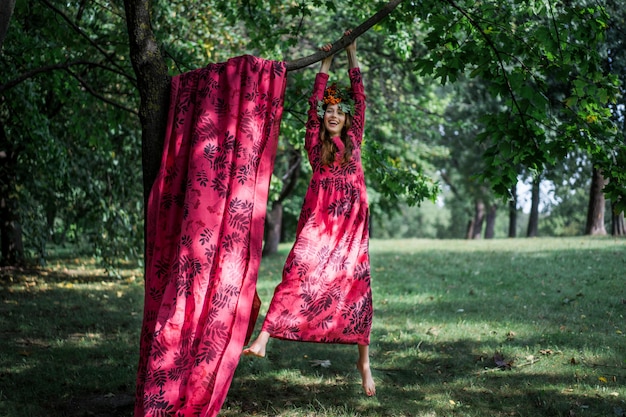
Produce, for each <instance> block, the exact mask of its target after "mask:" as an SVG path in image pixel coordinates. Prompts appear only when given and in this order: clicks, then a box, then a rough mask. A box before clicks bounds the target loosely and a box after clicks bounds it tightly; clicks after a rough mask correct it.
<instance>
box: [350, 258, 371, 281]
mask: <svg viewBox="0 0 626 417" xmlns="http://www.w3.org/2000/svg"><path fill="white" fill-rule="evenodd" d="M354 277H355V278H356V279H358V280H359V281H367V282H369V280H370V266H369V263H365V262H363V263H360V264H358V265H357V266H356V269H355V271H354Z"/></svg>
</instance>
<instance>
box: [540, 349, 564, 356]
mask: <svg viewBox="0 0 626 417" xmlns="http://www.w3.org/2000/svg"><path fill="white" fill-rule="evenodd" d="M539 353H541V354H542V355H558V354H560V353H563V352H561V351H560V350H557V351H554V350H552V349H540V350H539Z"/></svg>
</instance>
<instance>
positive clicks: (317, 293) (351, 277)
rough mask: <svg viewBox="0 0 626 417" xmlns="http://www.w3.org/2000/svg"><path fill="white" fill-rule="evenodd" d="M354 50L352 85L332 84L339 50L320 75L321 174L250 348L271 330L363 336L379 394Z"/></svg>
mask: <svg viewBox="0 0 626 417" xmlns="http://www.w3.org/2000/svg"><path fill="white" fill-rule="evenodd" d="M348 33H349V32H346V34H348ZM330 47H331V45H330V44H328V45H325V46H324V47H323V48H322V49H323V50H326V51H328V50H329V49H330ZM346 52H347V55H348V75H349V77H350V84H351V91H350V92H349V93H348V92H346V91H343V90H341V89H339V88H337V87H336V86H335V85H334V84H333V85H331V86H330V87H328V88H326V87H327V86H326V84H327V81H328V71H329V69H330V64H331V62H332V56H330V57H327V58H325V59H324V60H323V61H322V65H321V69H320V72H319V73H318V74H317V76H316V78H315V83H314V85H313V94H312V96H311V98H310V99H309V104H310V108H309V112H308V121H307V125H306V138H305V148H306V151H307V153H308V156H309V162H310V163H311V167H312V169H313V176H312V178H311V182H310V184H309V188H308V190H307V193H306V196H305V198H304V204H303V207H302V212H301V214H300V219H299V221H298V227H297V232H296V241H295V243H294V246H293V248H292V250H291V252H290V253H289V255H288V257H287V260H286V263H285V267H284V270H283V278H282V281H281V283H280V284H279V285H278V286H277V287H276V290H275V292H274V296H273V298H272V302H271V304H270V306H269V310H268V312H267V315H266V318H265V321H264V323H263V327H262V330H261V333H260V334H259V336H258V337H257V339H256V340H254V341H253V342H252V344H251V345H250V347H248V348H247V349H244V351H243V353H244V354H246V355H254V356H259V357H264V356H265V349H266V345H267V342H268V340H269V338H270V337H274V338H279V339H285V340H297V341H306V342H319V343H345V344H356V345H357V346H358V353H359V358H358V360H357V368H358V370H359V372H360V374H361V378H362V385H363V390H364V391H365V394H366V395H368V396H372V395H375V393H376V387H375V383H374V379H373V378H372V373H371V370H370V361H369V337H370V328H371V325H372V315H373V310H372V292H371V286H370V260H369V252H368V245H369V234H368V222H369V212H368V203H367V194H366V190H365V179H364V176H363V169H362V166H361V142H362V139H363V126H364V123H365V92H364V89H363V83H362V79H361V72H360V69H359V66H358V61H357V57H356V42H353V43H351V44H350V45H348V46H347V47H346Z"/></svg>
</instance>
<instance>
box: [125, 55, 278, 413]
mask: <svg viewBox="0 0 626 417" xmlns="http://www.w3.org/2000/svg"><path fill="white" fill-rule="evenodd" d="M286 76H287V72H286V70H285V66H284V64H283V63H281V62H275V61H267V60H263V59H260V58H256V57H253V56H249V55H245V56H241V57H237V58H233V59H230V60H228V62H226V63H219V64H213V65H209V66H208V67H206V68H202V69H199V70H195V71H191V72H188V73H185V74H182V75H179V76H177V77H174V78H173V80H172V88H171V101H170V109H169V117H168V128H167V132H166V136H165V144H164V151H163V158H162V161H161V169H160V172H159V175H158V177H157V179H156V181H155V183H154V186H153V188H152V190H151V193H150V197H149V201H148V213H147V219H146V221H147V236H146V242H147V248H146V277H145V301H144V302H145V305H144V318H143V327H142V334H141V341H140V360H139V366H138V373H137V394H136V396H137V398H136V405H135V416H136V417H138V416H179V417H182V416H203V417H206V416H215V415H217V413H218V412H219V410H220V408H221V406H222V404H223V402H224V399H225V397H226V394H227V392H228V388H229V386H230V383H231V381H232V377H233V373H234V371H235V368H236V367H237V364H238V362H239V356H240V353H241V350H242V348H243V345H244V343H245V342H246V339H247V338H249V337H250V331H251V329H252V327H253V325H254V321H255V320H256V315H257V314H258V307H259V305H260V302H259V300H258V297H256V292H255V288H256V280H257V273H258V267H259V263H260V260H261V245H262V238H263V226H264V220H265V212H266V202H267V193H268V188H269V180H270V177H271V174H272V169H273V164H274V157H275V153H276V144H277V139H278V131H279V124H280V120H281V116H282V110H283V98H284V92H285V82H286Z"/></svg>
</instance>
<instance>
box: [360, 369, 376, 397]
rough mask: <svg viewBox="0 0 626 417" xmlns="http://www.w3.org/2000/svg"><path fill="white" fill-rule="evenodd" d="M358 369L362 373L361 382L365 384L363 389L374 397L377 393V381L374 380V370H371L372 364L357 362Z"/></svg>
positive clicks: (369, 395)
mask: <svg viewBox="0 0 626 417" xmlns="http://www.w3.org/2000/svg"><path fill="white" fill-rule="evenodd" d="M356 367H357V369H358V370H359V372H360V373H361V381H362V382H361V384H362V385H363V391H364V392H365V395H367V396H368V397H373V396H374V395H376V383H375V382H374V378H372V371H371V370H370V365H369V363H368V364H362V363H360V362H357V364H356Z"/></svg>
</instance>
